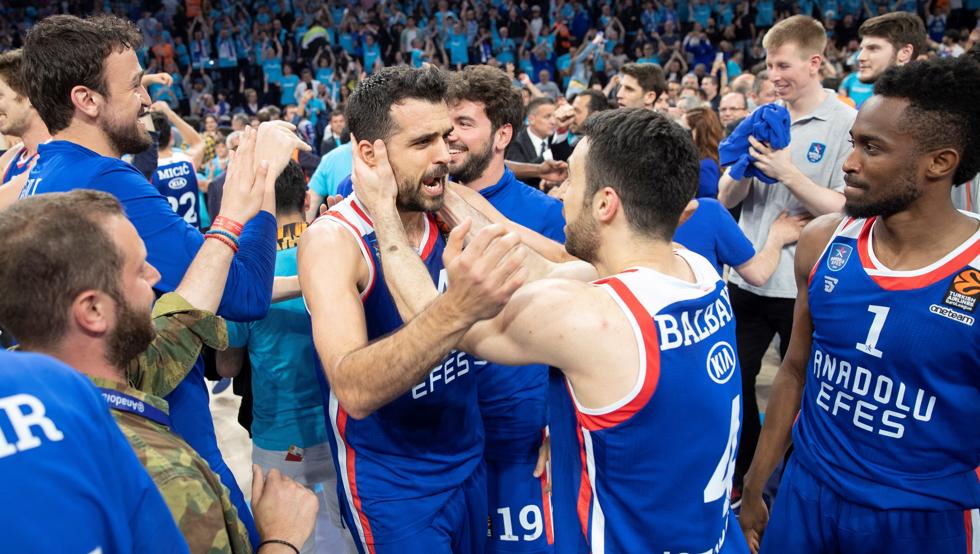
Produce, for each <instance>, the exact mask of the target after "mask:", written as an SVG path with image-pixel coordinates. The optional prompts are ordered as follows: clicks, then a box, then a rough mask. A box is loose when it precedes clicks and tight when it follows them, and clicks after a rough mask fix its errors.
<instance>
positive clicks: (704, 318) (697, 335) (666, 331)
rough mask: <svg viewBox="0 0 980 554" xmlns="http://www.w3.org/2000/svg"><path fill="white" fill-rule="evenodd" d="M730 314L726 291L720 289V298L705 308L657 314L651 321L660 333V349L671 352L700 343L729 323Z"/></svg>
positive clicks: (729, 302) (730, 306)
mask: <svg viewBox="0 0 980 554" xmlns="http://www.w3.org/2000/svg"><path fill="white" fill-rule="evenodd" d="M732 313H733V312H732V304H731V301H730V300H729V299H728V289H722V290H721V296H719V297H718V299H717V300H715V302H714V303H713V304H709V305H708V307H707V308H698V309H697V310H695V311H694V312H693V313H692V312H689V311H683V312H681V313H680V315H672V314H657V315H655V316H653V319H654V321H656V322H657V328H658V330H659V331H660V333H659V334H660V349H661V350H671V349H673V348H677V347H679V346H682V345H683V346H690V345H692V344H695V343H698V342H701V341H703V340H705V339H706V338H708V337H710V336H711V335H714V334H715V333H717V332H718V330H719V329H722V328H723V327H725V325H727V324H728V323H730V322H731V321H732Z"/></svg>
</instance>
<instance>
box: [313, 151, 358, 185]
mask: <svg viewBox="0 0 980 554" xmlns="http://www.w3.org/2000/svg"><path fill="white" fill-rule="evenodd" d="M353 167H354V146H353V145H352V144H351V143H350V142H348V143H345V144H341V145H340V146H338V147H336V148H334V149H333V150H331V151H330V152H328V153H327V155H326V156H324V157H323V158H321V159H320V165H318V166H317V167H316V171H314V172H313V176H312V177H310V184H309V187H310V190H312V191H313V192H315V193H317V194H319V195H320V196H322V197H324V198H326V197H327V196H332V195H334V194H338V188H339V185H340V182H341V181H343V180H344V178H345V177H347V176H348V175H350V173H351V170H352V169H353Z"/></svg>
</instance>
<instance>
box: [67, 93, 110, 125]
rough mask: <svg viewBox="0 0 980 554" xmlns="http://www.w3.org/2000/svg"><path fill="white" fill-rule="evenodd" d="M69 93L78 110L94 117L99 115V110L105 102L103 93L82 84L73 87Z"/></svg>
mask: <svg viewBox="0 0 980 554" xmlns="http://www.w3.org/2000/svg"><path fill="white" fill-rule="evenodd" d="M69 94H70V96H71V103H72V104H74V105H75V109H76V110H78V111H80V112H82V113H83V114H85V115H87V116H89V117H90V118H92V119H95V118H96V117H98V116H99V111H100V110H101V108H102V105H103V104H104V103H105V99H104V97H103V96H102V95H101V94H99V93H98V92H95V91H94V90H92V89H90V88H88V87H83V86H81V85H78V86H75V87H72V89H71V92H70V93H69Z"/></svg>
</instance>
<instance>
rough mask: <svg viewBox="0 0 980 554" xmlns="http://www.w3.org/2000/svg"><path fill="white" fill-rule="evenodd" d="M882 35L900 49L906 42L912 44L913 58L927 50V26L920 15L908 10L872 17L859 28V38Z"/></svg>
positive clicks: (881, 36) (896, 49)
mask: <svg viewBox="0 0 980 554" xmlns="http://www.w3.org/2000/svg"><path fill="white" fill-rule="evenodd" d="M864 37H880V38H883V39H885V40H887V41H888V43H889V44H891V45H892V47H893V48H894V49H895V51H896V52H897V51H899V50H901V49H902V48H904V47H905V45H906V44H911V45H912V59H913V60H914V59H916V58H917V57H919V54H921V53H923V52H925V49H926V44H927V40H926V39H927V37H926V26H925V24H923V23H922V20H921V19H919V16H917V15H915V14H911V13H908V12H893V13H886V14H884V15H879V16H877V17H872V18H871V19H869V20H867V21H865V22H864V23H862V24H861V27H860V28H858V38H864Z"/></svg>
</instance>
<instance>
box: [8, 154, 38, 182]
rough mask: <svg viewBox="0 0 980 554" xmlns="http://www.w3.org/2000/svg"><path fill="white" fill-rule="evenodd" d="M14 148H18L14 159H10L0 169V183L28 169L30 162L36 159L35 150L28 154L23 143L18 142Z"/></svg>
mask: <svg viewBox="0 0 980 554" xmlns="http://www.w3.org/2000/svg"><path fill="white" fill-rule="evenodd" d="M14 148H19V149H20V151H19V153H18V154H17V155H16V156H14V159H12V160H10V163H9V164H8V165H7V167H5V168H3V170H2V171H0V185H3V184H6V183H7V182H8V181H10V180H11V179H13V178H14V177H16V176H18V175H20V174H21V173H24V172H26V171H28V170H29V169H30V168H31V164H32V163H33V162H34V160H36V159H37V152H34V153H33V154H29V153H28V152H27V149H26V148H25V147H24V145H23V144H19V145H17V146H15V147H14Z"/></svg>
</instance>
